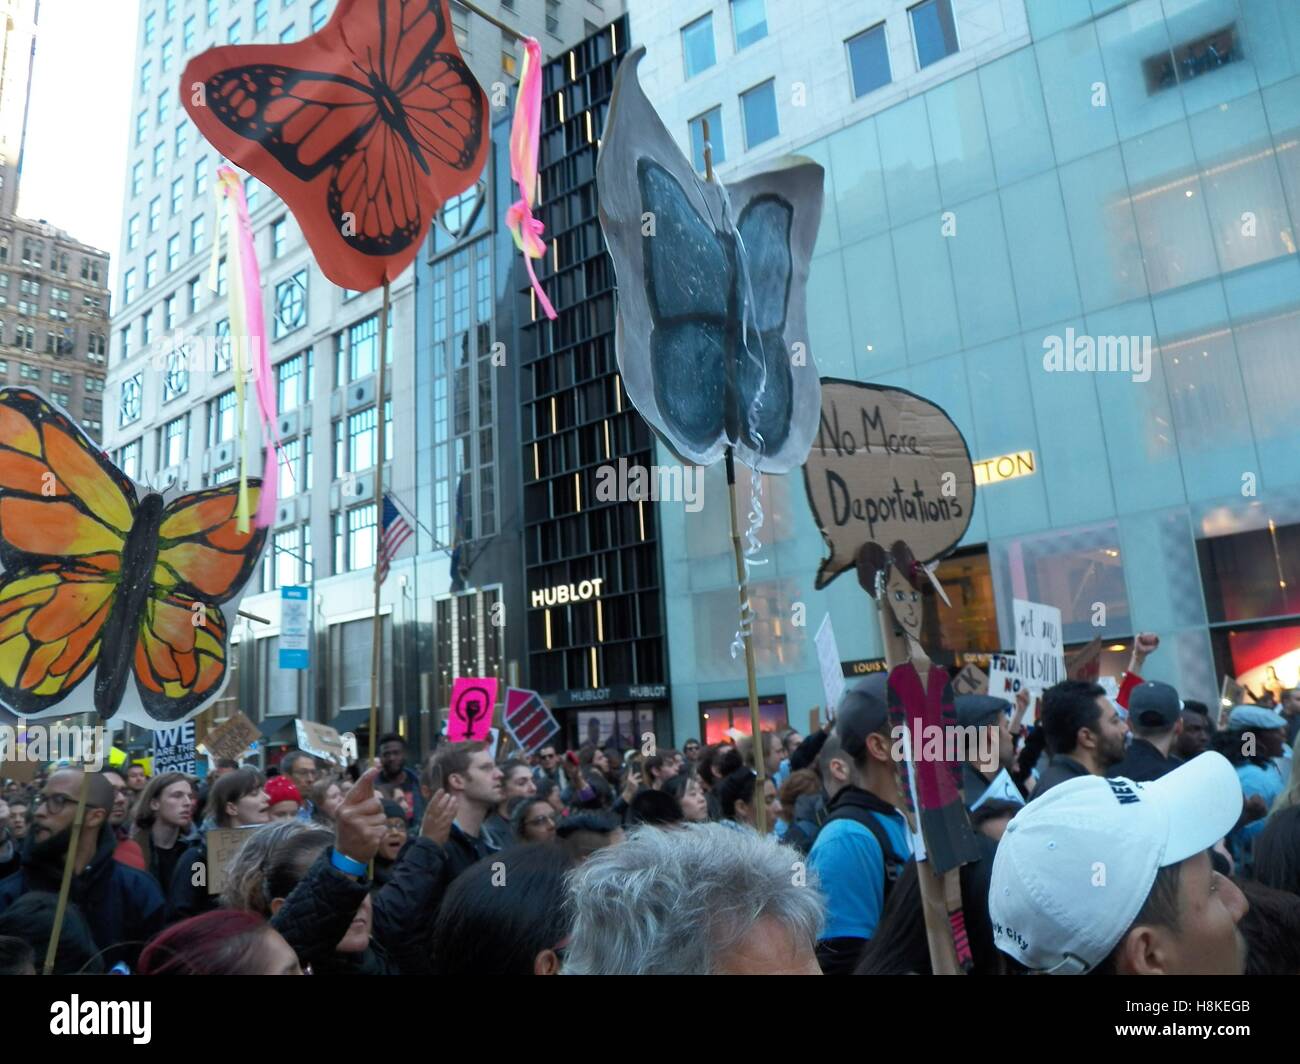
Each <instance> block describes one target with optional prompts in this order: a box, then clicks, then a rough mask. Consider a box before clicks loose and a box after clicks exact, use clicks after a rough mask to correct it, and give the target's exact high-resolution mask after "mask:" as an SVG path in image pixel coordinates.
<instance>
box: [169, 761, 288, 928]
mask: <svg viewBox="0 0 1300 1064" xmlns="http://www.w3.org/2000/svg"><path fill="white" fill-rule="evenodd" d="M270 807H271V800H270V798H269V797H267V793H266V778H265V777H264V776H263V775H262V774H261V773H260V772H259V771H258V770H257V769H255V768H251V767H250V768H241V769H236V770H235V771H234V772H228V773H226V774H225V775H224V776H222V777H221V779H219V780H217V782H216V783H214V784H213V785H212V790H211V791H209V792H208V810H209V812H210V814H211V816H212V820H213V823H214V825H215V827H216V828H217V829H218V830H226V829H229V828H251V827H260V826H261V825H263V824H266V823H268V822H269V821H270V819H271V814H270ZM207 854H208V846H207V837H206V835H205V836H204V837H202V838H200V839H199V840H198V841H197V842H195V843H194V844H193V845H192V846H190V848H189V849H188V850H186V851H185V853H184V854H183V855H182V856H181V859H180V861H179V862H177V865H176V871H175V873H174V874H173V875H172V884H171V888H170V890H168V892H167V915H168V919H170V920H184V919H186V918H188V917H191V916H197V915H199V913H205V912H209V911H210V910H212V909H215V908H216V907H217V899H216V895H214V894H212V893H210V892H209V890H208V882H209V878H210V877H212V876H214V875H215V874H216V869H213V868H208V867H207V859H208V857H207ZM199 869H203V874H202V875H199V874H198V872H199Z"/></svg>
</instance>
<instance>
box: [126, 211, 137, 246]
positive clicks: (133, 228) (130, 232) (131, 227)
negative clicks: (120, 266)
mask: <svg viewBox="0 0 1300 1064" xmlns="http://www.w3.org/2000/svg"><path fill="white" fill-rule="evenodd" d="M139 246H140V216H139V215H138V214H133V215H131V220H130V221H129V222H127V223H126V250H127V251H134V250H135V249H136V248H138V247H139Z"/></svg>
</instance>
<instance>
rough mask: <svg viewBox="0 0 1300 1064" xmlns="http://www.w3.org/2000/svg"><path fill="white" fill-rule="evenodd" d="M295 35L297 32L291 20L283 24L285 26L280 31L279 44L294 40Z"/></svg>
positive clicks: (296, 35)
mask: <svg viewBox="0 0 1300 1064" xmlns="http://www.w3.org/2000/svg"><path fill="white" fill-rule="evenodd" d="M297 37H298V34H297V32H296V31H295V30H294V28H293V23H292V22H290V23H289V25H287V26H285V28H284V29H282V30H281V31H280V43H281V44H288V43H289V42H290V41H292V40H296V39H297Z"/></svg>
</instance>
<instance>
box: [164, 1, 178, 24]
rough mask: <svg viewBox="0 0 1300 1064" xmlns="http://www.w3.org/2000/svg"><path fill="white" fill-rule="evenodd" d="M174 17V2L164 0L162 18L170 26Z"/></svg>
mask: <svg viewBox="0 0 1300 1064" xmlns="http://www.w3.org/2000/svg"><path fill="white" fill-rule="evenodd" d="M175 17H176V0H164V3H163V18H164V19H165V20H166V21H167V23H168V24H170V23H171V20H172V19H174V18H175Z"/></svg>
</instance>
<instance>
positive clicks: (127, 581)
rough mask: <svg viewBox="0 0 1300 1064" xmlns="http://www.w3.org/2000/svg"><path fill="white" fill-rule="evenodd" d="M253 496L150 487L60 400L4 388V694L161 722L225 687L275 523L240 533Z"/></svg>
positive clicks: (38, 713) (61, 709) (0, 673)
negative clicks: (240, 614)
mask: <svg viewBox="0 0 1300 1064" xmlns="http://www.w3.org/2000/svg"><path fill="white" fill-rule="evenodd" d="M248 484H249V490H250V493H251V495H252V505H253V506H254V507H255V506H256V505H257V500H258V496H259V494H260V487H259V486H260V481H258V480H253V479H250V480H249V482H248ZM238 498H239V484H238V483H237V482H233V483H230V484H225V485H222V486H221V487H217V488H209V489H207V490H205V491H197V492H192V493H190V494H178V493H175V492H169V493H168V494H167V495H159V494H157V493H155V492H151V491H144V490H141V489H138V488H137V487H136V485H135V484H134V483H133V482H132V481H131V480H130V478H128V477H127V476H126V475H125V474H124V473H122V472H121V470H119V469H118V468H117V467H116V466H114V465H113V464H112V463H111V462H110V461H109V460H108V458H107V456H106V455H105V454H104V452H103V451H101V450H100V448H99V447H98V445H97V444H95V443H94V442H92V441H91V439H90V437H88V436H87V435H86V434H85V433H84V432H82V431H81V429H80V428H79V427H78V426H77V425H76V423H75V422H73V421H72V420H71V419H70V418H69V417H68V416H67V415H66V414H65V413H63V411H62V410H61V409H60V408H58V407H56V406H55V405H54V404H53V403H51V402H49V401H48V400H47V399H45V398H44V397H43V396H41V395H40V394H38V393H37V392H34V391H30V390H28V389H26V388H0V703H3V704H4V706H5V707H6V708H7V709H9V710H11V711H12V712H14V713H16V714H19V715H21V716H24V717H44V716H54V715H58V716H63V715H66V714H71V713H85V712H93V713H95V714H96V715H97V717H98V718H99V719H100V720H105V721H106V720H109V719H111V718H114V717H117V718H118V719H119V720H121V719H125V720H129V721H131V722H132V723H134V724H138V725H141V726H143V727H146V728H157V727H159V725H160V724H163V723H168V722H173V721H180V720H184V719H186V718H188V717H191V716H193V715H194V714H195V713H198V712H199V711H200V710H201V709H203V708H204V707H205V706H207V705H209V704H210V703H211V702H212V701H213V700H215V699H216V698H217V697H219V696H220V694H221V691H222V688H223V687H224V686H225V683H226V679H227V676H228V674H229V673H228V669H227V655H228V653H229V647H230V644H229V640H228V638H227V635H228V633H229V631H230V628H231V626H232V625H233V624H234V623H235V614H236V610H237V607H238V604H239V599H240V596H241V595H242V594H243V592H244V587H245V585H246V584H247V582H248V579H249V577H250V576H251V575H252V574H253V572H254V571H255V570H256V567H257V562H258V559H259V557H260V556H261V552H262V547H263V545H264V544H265V542H266V533H267V529H265V528H256V527H251V526H250V528H249V530H248V531H247V532H240V531H239V530H238V528H237V524H238V518H237V514H236V510H237V503H238ZM119 714H120V716H119Z"/></svg>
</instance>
